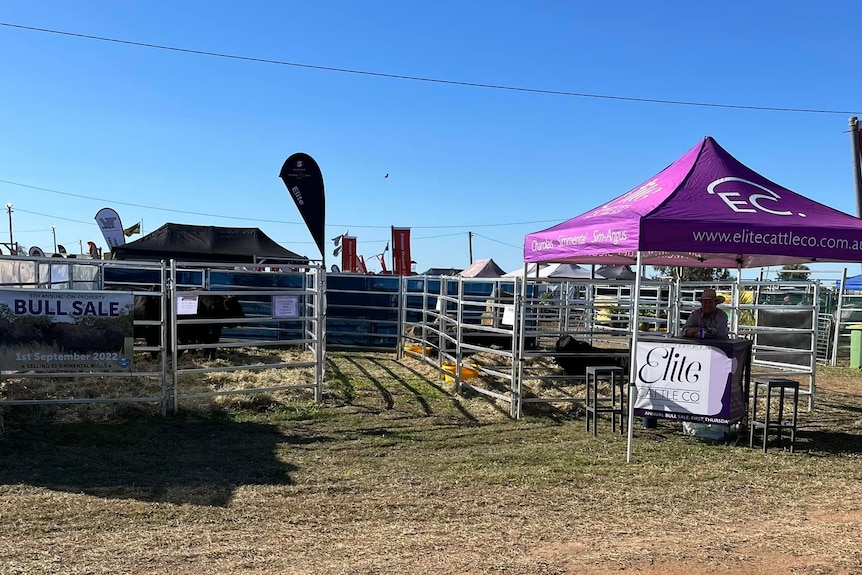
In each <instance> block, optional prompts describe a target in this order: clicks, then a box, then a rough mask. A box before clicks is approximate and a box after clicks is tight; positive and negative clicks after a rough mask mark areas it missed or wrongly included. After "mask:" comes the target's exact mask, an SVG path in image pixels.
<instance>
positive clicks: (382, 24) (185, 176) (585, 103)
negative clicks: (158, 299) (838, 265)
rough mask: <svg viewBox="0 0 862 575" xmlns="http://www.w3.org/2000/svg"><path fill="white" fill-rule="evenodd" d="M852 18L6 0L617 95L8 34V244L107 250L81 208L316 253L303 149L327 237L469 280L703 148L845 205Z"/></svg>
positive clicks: (731, 10) (2, 60) (665, 7)
mask: <svg viewBox="0 0 862 575" xmlns="http://www.w3.org/2000/svg"><path fill="white" fill-rule="evenodd" d="M860 15H862V4H860V3H859V2H858V1H853V2H851V1H834V2H828V3H819V4H817V5H816V6H813V5H812V4H811V3H810V2H795V1H784V2H772V1H764V2H750V1H747V2H735V1H731V2H723V3H715V2H712V3H692V2H676V1H670V2H662V3H643V2H627V1H624V2H614V3H585V2H579V1H575V0H569V1H558V2H557V1H553V2H552V1H548V2H537V3H508V2H484V1H483V2H449V1H438V2H433V3H415V2H394V1H393V2H382V1H380V2H373V1H372V2H324V1H321V2H314V3H312V2H274V1H273V2H269V1H257V2H246V3H242V4H240V3H226V2H219V1H208V2H204V1H184V2H164V1H160V0H152V1H146V2H144V1H127V2H117V1H101V0H87V1H69V0H67V1H62V2H61V1H49V0H44V1H39V2H29V1H23V0H22V1H10V2H5V3H3V5H2V6H0V22H2V23H6V24H14V25H23V26H31V27H38V28H46V29H52V30H59V31H64V32H71V33H75V34H81V35H92V36H101V37H107V38H113V39H117V40H126V41H132V42H140V43H147V44H155V45H162V46H169V47H175V48H182V49H190V50H198V51H204V52H216V53H222V54H230V55H235V56H242V57H247V58H257V59H263V60H274V61H279V62H290V63H297V64H307V65H311V66H317V67H333V68H341V69H351V70H357V71H365V72H375V73H383V74H391V75H396V76H413V77H422V78H430V79H439V80H448V81H454V82H465V83H475V84H491V85H499V86H510V87H520V88H530V89H535V90H550V91H563V92H570V93H578V94H592V95H600V96H611V97H615V98H621V99H615V98H594V97H578V96H565V95H549V94H541V93H535V92H524V91H513V90H500V89H490V88H477V87H468V86H457V85H451V84H444V83H434V82H423V81H413V80H406V79H397V78H382V77H375V76H370V75H364V74H352V73H345V72H333V71H324V70H320V69H313V68H303V67H297V66H288V65H279V64H270V63H261V62H252V61H248V60H239V59H229V58H219V57H213V56H204V55H194V54H189V53H182V52H177V51H169V50H161V49H155V48H144V47H139V46H131V45H126V44H121V43H112V42H104V41H97V40H91V39H84V38H78V37H70V36H63V35H57V34H51V33H46V32H36V31H29V30H23V29H17V28H11V27H8V26H0V86H2V88H0V180H2V182H0V200H2V204H7V203H11V204H13V210H14V212H13V214H12V216H13V234H14V239H15V241H18V242H20V243H22V244H24V245H25V246H28V247H29V246H32V245H39V246H41V247H42V248H43V249H45V250H46V251H51V249H52V248H53V237H52V230H51V228H52V226H54V227H55V229H56V238H57V241H58V242H59V243H62V244H64V245H65V246H66V247H67V248H69V249H70V250H76V251H77V248H78V246H79V242H82V243H83V246H84V247H85V248H86V243H87V241H95V242H96V243H97V244H99V245H101V246H104V240H103V239H102V237H101V234H100V232H99V230H98V227H97V226H96V224H95V221H94V219H93V218H94V216H95V214H96V212H97V211H98V210H99V209H100V208H102V207H113V208H115V209H116V210H117V211H118V212H119V214H120V216H121V217H122V220H123V224H124V225H125V226H129V225H131V224H133V223H135V222H137V221H141V220H142V221H143V227H144V232H148V231H152V230H154V229H155V228H157V227H159V226H161V225H162V224H164V223H165V222H180V223H190V224H201V225H221V226H241V227H246V226H256V227H260V228H261V229H262V230H263V231H264V232H266V233H267V234H268V235H269V236H270V237H272V238H273V239H275V240H276V241H278V242H279V243H281V244H282V245H284V246H285V247H287V248H289V249H291V250H293V251H296V252H299V253H302V254H305V255H309V256H311V257H319V254H318V253H317V250H316V248H315V246H314V243H313V241H312V239H311V236H310V234H309V233H308V231H307V229H306V228H305V225H304V224H303V223H302V219H301V217H300V216H299V214H298V212H297V211H296V208H295V206H294V205H293V202H292V201H291V199H290V197H289V196H288V194H287V192H286V190H285V188H284V185H283V184H282V182H281V180H279V178H278V172H279V169H280V168H281V164H282V163H283V162H284V160H285V158H287V156H289V155H290V154H292V153H294V152H299V151H302V152H306V153H308V154H310V155H311V156H313V157H314V158H315V159H316V160H317V162H318V163H319V164H320V166H321V169H322V171H323V175H324V179H325V182H326V201H327V234H328V236H327V237H333V236H336V235H338V234H339V233H341V232H344V231H345V230H349V232H350V233H351V235H355V236H357V238H358V251H359V253H360V254H363V255H364V256H365V257H366V259H368V258H369V257H370V256H372V255H374V254H377V253H380V252H381V251H382V250H383V247H384V246H385V245H386V242H387V240H388V236H389V228H390V226H396V227H410V228H412V237H413V242H412V243H413V259H414V260H416V261H417V268H418V270H419V271H420V272H421V271H424V270H425V269H427V268H429V267H450V266H451V267H466V266H467V265H468V264H469V242H468V233H469V232H473V241H472V248H473V257H474V259H480V258H489V257H490V258H494V260H495V261H496V262H497V263H499V264H500V265H501V266H502V267H503V268H504V269H507V270H511V269H515V268H517V267H518V266H520V265H522V261H523V260H522V247H523V240H524V236H525V235H526V234H527V233H529V232H533V231H536V230H539V229H543V228H546V227H549V226H550V225H553V224H556V223H559V222H560V221H563V220H565V219H568V218H570V217H573V216H576V215H578V214H580V213H583V212H585V211H587V210H589V209H591V208H593V207H595V206H596V205H598V204H600V203H602V202H605V201H607V200H609V199H611V198H613V197H615V196H618V195H620V194H622V193H624V192H625V191H627V190H629V189H631V188H633V187H635V186H636V185H638V184H640V183H641V182H643V181H644V180H646V179H647V178H649V177H650V176H652V175H653V174H655V173H656V172H658V171H660V170H661V169H663V168H664V167H665V166H667V165H668V164H669V163H671V162H672V161H673V160H675V159H676V158H677V157H678V156H680V155H681V154H682V153H684V152H685V151H686V150H688V149H689V148H691V147H692V146H693V145H695V144H696V143H697V142H698V141H699V140H700V139H701V138H703V137H704V136H707V135H709V136H713V137H714V138H716V140H717V141H718V142H719V143H720V144H721V145H722V146H723V147H724V148H726V149H727V150H728V151H729V152H730V153H732V154H733V155H735V156H736V157H737V158H739V159H740V160H741V161H743V162H744V163H746V164H747V165H749V166H750V167H752V168H753V169H755V170H757V171H758V172H760V173H761V174H763V175H764V176H765V177H767V178H769V179H771V180H773V181H775V182H777V183H779V184H781V185H783V186H785V187H787V188H790V189H792V190H794V191H796V192H799V193H801V194H803V195H806V196H808V197H810V198H812V199H815V200H817V201H819V202H821V203H824V204H826V205H829V206H831V207H833V208H836V209H839V210H842V211H845V212H848V213H852V214H856V212H857V206H856V195H855V189H854V181H853V172H852V161H851V160H852V158H851V149H850V137H849V135H848V119H849V117H850V116H851V115H857V114H858V115H862V99H860V95H862V74H860V73H859V52H860V45H862V44H860V40H859V38H860V37H859V33H858V28H859V26H858V25H857V24H858V22H859V21H860ZM854 23H855V24H854ZM854 72H855V73H854ZM625 98H640V99H652V100H673V101H682V102H692V103H704V104H722V105H730V106H743V107H745V106H750V107H766V108H802V109H813V110H822V111H824V113H793V112H782V111H767V110H747V109H734V108H716V107H706V106H694V105H670V104H661V103H647V102H635V101H630V100H626V99H625ZM827 111H834V112H837V113H825V112H827ZM387 173H388V174H389V177H388V178H384V175H385V174H387ZM27 186H29V187H27ZM2 204H0V205H2ZM136 237H138V236H135V238H136ZM0 238H2V240H3V241H8V222H5V221H4V222H2V223H0ZM333 262H336V263H338V262H337V259H336V258H334V257H333V256H332V254H331V253H328V254H327V263H333ZM369 267H370V269H379V265H377V264H376V262H374V261H373V260H372V261H371V262H370V266H369ZM834 267H835V266H832V268H834ZM853 273H858V270H854V271H853Z"/></svg>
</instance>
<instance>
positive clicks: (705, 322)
mask: <svg viewBox="0 0 862 575" xmlns="http://www.w3.org/2000/svg"><path fill="white" fill-rule="evenodd" d="M690 327H702V328H705V329H708V330H711V331H710V334H709V337H712V338H715V339H727V314H726V313H724V310H721V309H716V310H715V311H714V312H712V313H711V314H709V315H704V313H703V309H700V308H698V309H696V310H694V311H693V312H691V315H690V316H688V321H686V322H685V326H683V328H682V331H683V333H685V330H687V329H688V328H690Z"/></svg>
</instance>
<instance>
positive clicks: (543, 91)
mask: <svg viewBox="0 0 862 575" xmlns="http://www.w3.org/2000/svg"><path fill="white" fill-rule="evenodd" d="M0 26H4V27H6V28H16V29H19V30H28V31H31V32H42V33H45V34H56V35H59V36H68V37H72V38H81V39H84V40H96V41H99V42H111V43H114V44H123V45H126V46H137V47H140V48H152V49H155V50H166V51H169V52H179V53H182V54H193V55H196V56H209V57H214V58H225V59H229V60H239V61H243V62H256V63H258V64H274V65H278V66H291V67H294V68H305V69H309V70H319V71H323V72H337V73H341V74H356V75H361V76H371V77H375V78H388V79H393V80H410V81H413V82H428V83H433V84H445V85H449V86H460V87H466V88H485V89H490V90H506V91H510V92H526V93H530V94H544V95H548V96H566V97H573V98H593V99H600V100H615V101H619V102H639V103H642V104H665V105H669V106H695V107H701V108H724V109H731V110H756V111H761V112H793V113H802V114H843V115H851V116H852V115H856V114H858V112H850V111H844V110H822V109H816V108H782V107H779V106H745V105H741V104H718V103H710V102H694V101H687V100H663V99H660V98H638V97H633V96H615V95H610V94H591V93H587V92H570V91H566V90H550V89H545V88H527V87H522V86H506V85H503V84H484V83H479V82H463V81H458V80H447V79H443V78H427V77H424V76H411V75H405V74H390V73H386V72H371V71H368V70H357V69H353V68H338V67H334V66H320V65H316V64H303V63H300V62H287V61H284V60H273V59H270V58H257V57H253V56H239V55H237V54H227V53H223V52H211V51H208V50H195V49H192V48H178V47H176V46H165V45H163V44H151V43H148V42H135V41H133V40H122V39H119V38H108V37H106V36H94V35H92V34H79V33H76V32H66V31H64V30H52V29H49V28H38V27H36V26H24V25H22V24H12V23H10V22H0Z"/></svg>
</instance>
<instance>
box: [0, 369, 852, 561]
mask: <svg viewBox="0 0 862 575" xmlns="http://www.w3.org/2000/svg"><path fill="white" fill-rule="evenodd" d="M451 385H452V384H449V383H445V382H444V381H442V380H440V379H439V377H438V375H437V373H436V372H434V371H431V370H430V368H428V367H427V366H426V365H424V364H422V363H420V362H418V361H415V360H410V359H405V360H403V361H401V362H398V361H396V360H395V359H394V357H393V356H392V355H390V354H373V353H362V354H351V353H332V354H330V355H329V365H328V381H327V386H326V387H327V391H326V396H325V402H324V404H323V405H316V404H314V403H313V402H311V400H310V398H309V397H307V396H303V395H301V394H297V393H293V394H287V395H283V396H281V395H267V396H251V398H244V399H235V400H232V401H224V402H222V403H218V404H217V405H215V407H214V406H212V405H210V406H209V407H207V408H206V409H201V408H199V406H194V405H192V406H189V407H187V408H184V409H183V410H181V412H180V413H179V414H178V415H176V416H170V417H168V418H165V419H162V418H161V417H159V416H158V415H157V410H155V409H154V410H152V411H147V410H145V409H143V408H140V407H137V408H114V409H113V410H112V411H106V410H105V408H104V407H103V406H101V407H100V406H95V407H93V408H91V410H90V411H89V412H87V411H81V410H76V411H75V412H74V413H75V416H74V417H69V413H70V410H68V409H66V410H65V411H64V409H59V410H50V411H49V410H47V409H46V408H44V407H43V408H35V407H20V408H14V409H13V408H7V409H6V410H5V411H4V413H3V415H4V416H5V417H4V421H5V429H4V434H3V438H2V440H0V575H12V574H16V575H18V574H21V575H23V574H47V573H70V574H78V573H105V574H108V573H111V574H114V573H128V574H143V573H147V574H150V573H172V574H177V573H180V574H185V573H188V574H198V573H214V574H217V573H249V574H251V573H254V574H285V573H297V574H317V573H321V574H323V573H326V574H330V573H333V574H376V573H380V574H384V573H386V574H390V573H410V574H411V575H420V574H425V573H429V574H431V573H433V574H448V573H452V574H455V573H464V574H480V573H483V574H484V573H492V574H506V575H512V574H552V573H556V574H562V573H584V574H588V575H589V574H595V575H597V574H604V573H617V572H620V571H622V572H635V573H643V574H651V575H652V574H656V575H657V574H676V573H679V574H682V573H686V574H712V573H716V574H717V573H723V574H731V575H733V574H740V575H741V574H757V573H771V574H775V573H795V574H812V575H813V574H833V573H835V574H837V573H847V574H850V573H860V572H862V537H860V536H859V533H860V527H862V465H861V464H862V461H860V459H862V457H860V454H862V440H860V439H862V379H860V377H859V376H858V375H857V372H856V371H850V370H846V369H824V370H822V372H821V373H819V374H818V385H819V395H818V397H817V403H816V406H815V409H814V411H812V412H810V413H809V412H803V413H801V416H800V432H799V441H798V446H797V451H796V453H794V454H791V453H789V452H788V451H786V450H784V449H780V448H777V447H774V448H771V449H770V450H769V452H768V453H767V454H766V455H764V454H763V453H762V452H761V451H760V450H759V449H750V448H749V447H748V441H747V436H746V437H745V438H740V439H739V440H735V441H731V442H726V443H724V442H718V443H717V442H712V441H706V440H699V439H696V438H692V437H689V436H684V435H683V434H682V433H681V430H680V426H679V424H678V423H668V422H660V423H659V426H658V428H657V429H653V430H641V429H640V428H639V425H638V426H637V428H636V433H635V442H634V461H633V462H632V463H630V464H626V463H625V451H626V440H625V437H623V436H620V435H615V434H613V433H611V430H610V425H609V423H608V422H607V421H603V422H601V423H600V428H599V435H598V437H594V436H593V435H592V433H589V434H588V433H586V431H585V429H584V419H583V415H582V413H580V411H579V410H578V409H570V408H567V409H566V410H565V411H555V410H553V409H549V408H544V409H541V410H537V411H534V412H532V413H530V414H528V415H527V417H525V418H524V419H522V420H518V421H514V420H511V419H509V418H508V416H507V414H508V408H507V407H505V406H500V405H496V404H493V403H491V402H489V401H487V400H486V399H483V398H480V397H462V396H458V395H456V394H454V393H453V392H452V388H451Z"/></svg>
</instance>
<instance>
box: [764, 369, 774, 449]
mask: <svg viewBox="0 0 862 575" xmlns="http://www.w3.org/2000/svg"><path fill="white" fill-rule="evenodd" d="M771 405H772V386H769V385H767V386H766V417H764V418H763V453H766V438H767V437H769V408H770V406H771Z"/></svg>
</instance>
